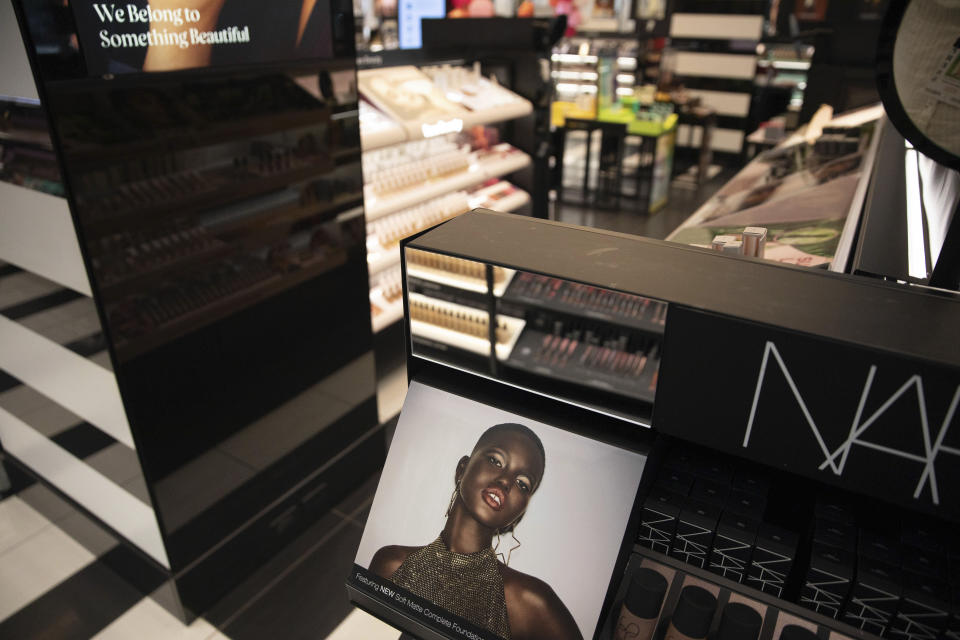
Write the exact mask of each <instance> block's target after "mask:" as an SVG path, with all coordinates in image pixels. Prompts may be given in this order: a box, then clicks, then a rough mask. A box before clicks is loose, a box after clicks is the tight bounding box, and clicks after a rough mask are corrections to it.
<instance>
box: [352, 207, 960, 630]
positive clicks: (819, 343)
mask: <svg viewBox="0 0 960 640" xmlns="http://www.w3.org/2000/svg"><path fill="white" fill-rule="evenodd" d="M403 250H404V263H403V264H404V282H405V288H406V289H405V304H406V308H405V312H406V313H405V316H406V322H407V327H408V333H407V335H408V336H409V341H408V371H409V375H410V379H411V380H418V379H422V378H426V379H430V380H433V381H434V384H437V385H439V386H440V387H444V386H445V385H450V388H455V389H457V390H458V393H462V394H464V395H465V396H466V397H474V396H473V393H474V391H473V389H474V388H475V389H476V390H477V391H476V393H477V394H479V395H477V396H476V397H483V398H486V399H487V400H486V401H490V399H491V397H492V398H494V399H496V398H499V397H501V394H503V395H502V397H503V398H511V399H512V402H519V403H522V404H528V405H529V406H531V407H537V409H538V410H539V411H546V412H548V413H547V414H543V413H541V414H539V415H549V414H550V412H552V414H553V415H563V414H564V413H567V412H570V414H571V415H573V416H583V418H582V419H581V420H582V425H581V427H580V428H581V429H583V430H584V432H585V433H586V434H588V435H590V436H591V437H595V438H599V439H606V440H610V439H615V440H619V441H621V442H623V443H626V446H629V443H631V442H633V443H635V444H636V443H645V444H646V445H647V446H649V447H650V449H649V450H650V456H649V461H648V463H647V465H646V467H645V471H644V477H643V480H642V482H641V487H640V491H639V492H638V494H637V497H636V500H635V502H634V504H633V505H632V506H631V509H632V514H633V515H632V517H631V520H630V525H629V527H630V528H629V529H628V531H627V535H626V536H625V538H624V540H623V543H622V546H621V548H620V549H618V557H620V558H622V557H623V556H624V554H631V553H632V557H631V559H630V561H629V567H628V568H627V569H626V570H625V572H622V573H615V574H614V575H613V576H612V582H611V585H610V590H608V593H607V594H606V598H605V599H604V608H603V611H602V615H601V618H600V619H601V621H602V625H601V626H600V627H598V628H597V630H596V632H595V635H594V636H593V637H596V638H602V637H610V636H609V635H608V634H610V633H611V632H612V629H613V628H614V627H615V626H616V617H617V615H618V611H619V599H620V598H622V597H623V594H624V593H625V589H626V585H627V583H628V582H629V580H627V579H626V577H629V575H630V574H631V573H632V572H633V571H634V570H635V569H636V568H637V567H638V566H640V565H641V564H643V565H644V566H651V563H653V564H655V565H656V567H657V570H658V571H661V572H663V571H666V572H667V573H671V572H673V573H671V576H674V575H679V576H681V578H682V579H681V578H677V580H678V581H677V582H674V581H672V580H671V578H668V582H669V583H671V584H673V585H674V587H672V588H671V591H670V593H671V594H673V595H671V596H670V597H668V598H666V605H664V609H663V616H662V618H661V624H660V630H659V632H658V633H659V634H661V635H655V636H654V637H662V634H663V633H664V631H665V627H666V623H667V621H668V618H669V615H668V614H669V611H670V610H672V607H673V606H674V605H673V604H671V603H675V602H676V598H677V597H678V593H679V590H680V589H681V588H682V586H683V585H684V584H688V583H689V584H698V585H705V587H708V590H712V592H714V595H715V596H718V597H719V598H720V600H719V605H718V609H717V610H716V616H715V617H714V619H713V623H712V627H711V628H712V629H713V630H714V631H715V630H716V625H717V624H718V623H719V619H720V608H722V607H723V606H725V604H726V603H727V602H733V601H735V600H736V601H749V604H750V606H752V607H754V608H755V609H758V611H759V612H760V613H761V615H762V616H763V620H764V623H763V631H762V633H761V634H760V637H761V638H764V639H773V638H777V637H779V633H780V632H781V631H782V628H783V627H784V626H786V625H789V624H799V625H800V626H805V627H807V628H808V629H810V630H812V631H814V632H816V633H818V634H820V636H821V637H831V638H869V637H875V636H885V635H887V634H888V633H890V634H893V635H900V636H904V637H908V638H922V637H937V634H940V633H948V629H950V628H951V627H950V626H949V625H951V624H953V622H952V621H953V619H954V618H953V617H951V616H954V617H955V616H956V612H954V613H951V610H950V606H951V605H950V604H949V600H948V599H949V597H950V587H949V586H947V584H948V581H949V576H948V575H946V574H943V575H940V574H937V575H934V574H933V572H932V571H931V569H929V568H926V567H930V568H932V567H939V568H941V569H945V568H946V567H948V566H952V563H953V562H954V560H950V559H949V558H950V557H951V556H956V555H957V550H956V548H955V541H956V532H957V520H958V513H957V511H956V505H957V500H956V493H957V491H958V490H960V484H958V478H957V477H956V475H955V470H956V465H955V464H952V462H953V460H952V457H953V456H955V455H957V453H958V451H960V449H958V448H957V446H956V442H955V438H956V436H955V435H954V431H955V430H954V429H953V428H952V427H953V426H954V425H953V423H954V420H955V416H956V409H957V405H958V402H960V350H958V344H957V342H956V340H954V339H953V333H954V330H953V328H954V327H956V326H960V325H958V320H960V300H958V299H957V298H956V297H955V296H949V295H940V294H937V293H931V292H929V291H925V290H918V289H915V288H912V287H909V286H905V285H900V284H892V283H886V282H879V281H876V280H873V279H869V278H864V277H859V276H851V275H841V274H833V273H828V272H822V271H815V270H808V269H802V268H797V267H791V266H785V265H777V264H770V263H765V262H762V261H760V260H754V259H745V258H740V257H731V256H724V255H722V254H718V253H716V252H711V251H708V250H702V249H698V248H695V247H687V246H681V245H675V244H671V243H667V242H660V241H654V240H649V239H644V238H636V237H632V236H626V235H623V234H617V233H612V232H606V231H598V230H593V229H590V230H588V229H582V228H577V227H573V226H570V225H564V224H559V223H551V222H546V221H539V220H530V219H517V218H515V217H512V216H508V215H503V214H497V213H494V212H490V211H480V210H477V211H474V212H471V213H469V214H465V215H463V216H461V217H459V218H457V219H454V220H452V221H449V222H446V223H444V224H442V225H439V226H437V227H435V228H433V229H431V230H428V231H426V232H424V233H422V234H420V235H418V236H416V237H413V238H411V239H409V240H408V241H406V242H405V243H404V247H403ZM444 271H445V272H446V273H445V274H442V273H439V272H444ZM424 276H426V277H424ZM522 276H527V277H526V278H525V279H523V280H522V279H521V277H522ZM467 282H472V283H473V284H472V286H473V291H472V292H468V291H466V289H467V287H465V286H463V285H464V284H465V283H467ZM457 284H460V286H457ZM541 284H542V285H543V286H544V287H545V288H546V289H547V290H549V291H553V290H556V292H557V293H556V294H554V295H553V296H551V297H550V298H549V299H548V300H544V299H543V297H542V296H541V295H539V294H538V290H537V289H536V287H537V286H540V285H541ZM518 285H519V288H515V287H518ZM530 287H533V288H532V289H531V288H530ZM579 287H592V288H593V290H595V291H598V292H601V293H602V295H609V296H613V297H614V299H618V298H617V296H625V297H626V299H627V300H631V301H637V300H639V301H643V300H650V301H651V303H650V304H658V305H659V304H662V305H664V311H663V316H664V320H663V326H662V329H661V330H660V331H656V330H654V331H650V332H649V335H650V339H652V340H656V344H657V351H658V354H659V355H660V358H659V362H658V368H657V369H656V377H657V383H656V394H655V398H653V402H652V403H651V402H650V400H649V399H645V398H640V397H636V396H634V397H629V396H628V395H626V394H622V393H621V394H618V393H611V392H610V389H599V388H598V386H597V384H596V380H595V376H594V374H592V373H586V372H580V374H579V376H571V377H570V378H569V379H567V380H562V381H559V382H566V384H559V382H558V380H557V378H558V375H557V371H556V366H555V365H554V363H553V357H552V356H551V357H550V358H549V362H548V363H547V365H546V366H543V365H542V364H541V366H539V367H536V368H534V367H531V368H530V369H529V370H528V371H526V373H527V374H528V375H527V376H525V377H519V376H517V375H515V373H514V372H513V371H512V370H511V367H510V366H509V363H510V360H511V358H513V357H514V354H515V353H520V354H521V355H522V354H523V353H524V349H525V346H526V345H527V344H528V341H529V342H531V343H532V344H533V346H534V347H535V346H536V345H537V344H545V343H544V340H545V338H544V332H540V331H538V314H540V313H542V312H543V311H544V310H546V311H549V312H550V313H551V314H553V315H554V316H557V317H560V316H563V317H565V318H570V319H575V320H568V322H569V321H573V322H578V323H581V324H579V325H576V326H577V327H583V326H585V325H584V324H583V323H589V322H592V321H595V320H601V321H603V322H607V323H611V324H613V325H616V326H618V327H620V328H623V329H629V330H632V331H648V330H649V329H651V327H650V326H649V325H647V324H644V323H638V322H635V321H633V320H628V321H625V320H624V318H623V317H622V314H620V313H619V309H620V307H619V306H617V305H614V306H613V308H612V310H611V309H610V308H605V309H604V310H603V311H602V312H601V313H600V316H601V317H597V318H595V317H594V313H591V311H594V312H596V310H595V309H593V310H591V309H589V308H587V307H586V306H584V305H569V304H568V300H569V295H568V296H567V298H566V299H565V297H564V293H563V292H565V291H575V290H577V289H578V288H579ZM540 291H541V292H542V290H540ZM425 299H426V300H425ZM425 304H434V305H435V306H436V309H435V310H434V311H431V313H432V314H433V315H430V314H428V315H426V316H424V315H423V314H422V313H421V311H422V309H423V307H424V305H425ZM444 305H456V306H451V307H447V308H446V311H447V312H449V313H445V312H443V309H444ZM627 308H629V307H627ZM438 310H439V311H438ZM511 313H512V315H511ZM551 320H552V321H553V322H556V321H555V320H553V319H551ZM513 321H517V322H513ZM424 324H434V325H436V326H435V327H434V328H432V329H429V328H428V329H426V330H425V328H424V326H423V325H424ZM545 326H547V327H548V331H547V332H546V333H548V334H549V333H553V335H554V337H555V338H559V339H560V340H561V341H562V340H564V339H566V340H567V345H566V349H570V348H571V347H570V344H571V343H572V342H573V341H575V340H577V341H579V340H580V339H582V338H583V337H584V335H585V333H581V334H580V337H579V338H578V337H576V336H574V335H572V334H570V333H568V332H567V330H566V328H567V326H568V325H566V324H563V323H561V324H560V325H553V324H550V323H546V325H545ZM437 328H439V329H445V330H444V331H438V330H436V329H437ZM550 328H552V331H551V329H550ZM653 328H654V329H655V328H656V327H653ZM661 331H662V335H661ZM458 333H462V334H472V335H473V336H474V337H475V338H476V340H475V341H474V343H473V344H474V345H475V347H476V348H475V349H474V350H473V351H471V350H470V349H469V348H467V349H464V348H463V347H464V346H465V345H466V344H468V343H467V342H465V341H460V340H459V339H458V337H457V334H458ZM504 337H505V338H507V339H503V338H504ZM547 337H548V338H549V337H550V336H549V335H548V336H547ZM538 340H539V341H540V342H539V343H538ZM481 346H482V348H481ZM578 347H579V345H578ZM518 350H519V351H518ZM541 359H542V358H541ZM561 359H562V356H561ZM620 374H621V375H620V377H621V382H624V379H625V377H626V376H624V375H623V373H622V372H620ZM577 378H579V379H577ZM491 394H493V395H492V396H491ZM511 406H513V405H511ZM591 414H592V416H593V417H590V416H591ZM644 415H646V417H645V418H644V417H643V416H644ZM851 420H852V422H851ZM584 425H589V426H584ZM651 438H652V440H651ZM891 438H892V439H891ZM898 439H899V440H898ZM910 446H914V447H918V449H917V450H913V449H910V448H909V447H910ZM634 540H636V541H637V546H636V547H633V546H632V545H633V541H634ZM901 550H902V554H901ZM884 551H886V553H885V554H884ZM668 556H669V557H668ZM876 556H881V557H882V559H881V560H876V559H875V558H876ZM878 563H879V564H878ZM620 566H621V565H619V564H618V567H620ZM618 571H619V569H618ZM941 573H942V571H941ZM683 576H686V577H683ZM691 581H692V582H691ZM952 584H954V587H953V589H954V590H956V588H957V585H956V582H953V583H952ZM617 585H619V586H617ZM347 586H348V592H349V593H350V595H351V597H352V598H353V599H354V601H355V602H356V603H358V604H359V605H360V606H361V607H364V608H366V609H368V610H370V611H371V612H372V613H374V614H375V615H378V616H381V617H383V618H384V619H386V620H388V621H390V622H391V623H392V624H395V625H397V626H399V627H400V628H402V629H405V630H407V631H410V632H412V633H416V634H423V637H457V636H454V635H450V634H444V633H437V631H436V630H425V629H424V628H422V627H418V626H417V625H416V624H413V625H411V624H410V620H409V619H408V618H406V617H404V616H403V615H399V616H398V615H397V611H396V610H393V609H391V608H390V607H389V606H384V605H383V603H382V602H380V603H378V602H376V601H374V600H371V599H370V598H369V597H367V596H365V595H364V593H363V591H364V590H363V589H362V588H359V587H358V586H357V585H356V583H355V581H354V580H353V578H351V580H348V585H347ZM894 586H895V588H896V589H895V590H896V593H895V594H891V591H894V589H893V587H894ZM878 594H880V595H878ZM875 598H880V599H881V600H883V602H880V601H878V603H877V607H876V608H875V607H873V602H874V599H875ZM887 601H889V602H888V604H889V605H890V606H887V604H884V603H885V602H887ZM881 605H882V606H881ZM761 609H762V611H760V610H761ZM874 609H876V610H874ZM881 610H882V611H881ZM884 611H885V612H886V613H883V612H884ZM881 613H883V615H881ZM875 614H876V615H875ZM927 618H929V620H927ZM925 634H926V635H925ZM944 637H951V636H949V635H948V636H944Z"/></svg>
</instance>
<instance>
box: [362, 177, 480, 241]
mask: <svg viewBox="0 0 960 640" xmlns="http://www.w3.org/2000/svg"><path fill="white" fill-rule="evenodd" d="M469 208H470V203H469V201H468V198H467V194H466V192H463V191H455V192H453V193H449V194H447V195H445V196H441V197H440V198H435V199H433V200H429V201H427V202H424V203H423V204H421V205H419V206H416V207H413V208H410V209H404V210H403V211H398V212H397V213H394V214H391V215H389V216H384V217H383V218H379V219H377V220H374V221H371V222H369V223H368V224H367V235H368V236H370V237H371V238H372V239H373V240H374V243H373V245H374V246H372V247H371V246H369V245H370V244H371V243H369V242H368V249H367V251H368V253H371V252H376V251H377V250H386V249H390V248H392V247H394V246H396V245H397V244H398V243H399V242H400V240H402V239H403V238H406V237H407V236H410V235H413V234H414V233H417V232H418V231H421V230H423V229H426V228H427V227H432V226H433V225H435V224H439V223H441V222H443V221H444V220H449V219H450V218H452V217H454V216H457V215H460V214H461V213H464V212H466V211H469Z"/></svg>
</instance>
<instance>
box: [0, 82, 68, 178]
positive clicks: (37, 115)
mask: <svg viewBox="0 0 960 640" xmlns="http://www.w3.org/2000/svg"><path fill="white" fill-rule="evenodd" d="M0 181H3V182H9V183H11V184H15V185H18V186H21V187H26V188H28V189H34V190H36V191H42V192H44V193H49V194H51V195H55V196H63V195H64V191H63V179H62V177H61V175H60V165H59V164H58V163H57V158H56V155H55V154H54V152H53V144H52V142H51V141H50V132H49V131H48V129H47V121H46V118H45V117H44V115H43V112H42V111H41V110H40V108H39V107H35V106H31V105H26V104H19V103H13V102H7V101H4V100H0Z"/></svg>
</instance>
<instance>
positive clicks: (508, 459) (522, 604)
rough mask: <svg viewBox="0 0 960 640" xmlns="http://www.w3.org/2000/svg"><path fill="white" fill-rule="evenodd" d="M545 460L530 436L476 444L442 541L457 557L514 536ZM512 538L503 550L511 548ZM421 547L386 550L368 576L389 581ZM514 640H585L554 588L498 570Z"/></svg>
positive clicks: (459, 477)
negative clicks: (497, 537) (508, 533)
mask: <svg viewBox="0 0 960 640" xmlns="http://www.w3.org/2000/svg"><path fill="white" fill-rule="evenodd" d="M543 467H544V461H543V456H542V454H541V453H540V450H539V449H538V448H537V446H536V445H535V444H534V443H533V442H532V441H531V440H530V438H528V437H527V436H526V435H524V434H522V433H519V432H516V431H500V432H496V433H493V434H490V435H489V436H487V437H485V438H481V439H480V441H479V442H477V446H476V447H475V448H474V450H473V453H472V454H471V455H470V456H464V457H463V458H461V459H460V461H459V463H458V464H457V470H456V474H455V478H454V480H455V481H456V483H457V486H459V488H460V490H459V492H458V493H457V496H456V499H455V500H454V502H453V505H452V507H451V510H450V514H449V516H448V517H447V523H446V525H445V526H444V528H443V532H442V533H441V536H442V538H443V541H444V543H446V545H447V548H448V549H450V551H453V552H455V553H476V552H478V551H482V550H483V549H487V548H490V547H491V546H492V542H493V536H494V535H495V534H496V532H497V531H498V530H499V531H500V532H501V533H503V532H505V531H510V530H511V528H512V527H513V526H514V525H516V523H517V522H518V521H519V520H520V518H521V517H522V516H523V514H524V512H525V511H526V509H527V504H528V503H529V502H530V497H531V496H532V495H533V493H534V491H536V489H537V487H538V486H539V484H540V479H541V477H542V476H543ZM512 542H513V540H512V538H510V537H509V536H508V537H507V538H506V539H505V540H504V543H503V544H504V545H506V544H509V543H512ZM421 548H422V547H402V546H389V547H383V548H382V549H380V550H379V551H377V553H376V554H374V556H373V560H372V561H371V563H370V571H372V572H373V573H375V574H377V575H379V576H381V577H383V578H387V579H389V578H390V577H391V576H393V574H394V573H395V572H396V570H397V569H398V568H399V567H400V565H401V564H402V563H403V561H404V560H405V559H406V558H407V556H409V555H410V554H411V553H413V552H415V551H417V550H418V549H421ZM498 566H499V568H500V574H501V575H502V576H503V594H504V599H505V601H506V605H507V619H508V620H509V623H510V635H511V637H512V638H513V640H540V639H543V640H567V639H570V640H582V638H583V636H581V635H580V630H579V629H578V627H577V624H576V622H575V621H574V619H573V616H572V615H570V612H569V611H568V610H567V608H566V607H565V606H564V604H563V602H561V601H560V598H559V597H557V594H556V593H554V591H553V589H551V588H550V586H549V585H548V584H547V583H545V582H543V581H542V580H539V579H537V578H534V577H533V576H528V575H526V574H525V573H521V572H519V571H517V570H515V569H511V568H510V567H508V566H506V565H505V564H503V563H502V562H501V563H499V564H498Z"/></svg>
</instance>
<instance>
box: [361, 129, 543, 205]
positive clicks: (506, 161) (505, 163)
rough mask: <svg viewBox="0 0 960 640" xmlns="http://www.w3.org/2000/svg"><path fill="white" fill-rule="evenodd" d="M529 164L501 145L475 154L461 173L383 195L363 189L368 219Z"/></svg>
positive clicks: (509, 148) (527, 160)
mask: <svg viewBox="0 0 960 640" xmlns="http://www.w3.org/2000/svg"><path fill="white" fill-rule="evenodd" d="M529 164H530V156H528V155H527V154H525V153H523V152H522V151H520V150H518V149H516V148H514V147H512V146H511V145H509V144H499V145H497V146H496V147H494V149H493V151H492V152H491V153H488V154H476V153H475V154H474V158H473V160H472V162H471V163H470V168H469V169H468V170H467V171H461V172H459V173H455V174H452V175H449V176H445V177H443V178H440V179H437V180H428V181H427V182H425V183H423V184H420V185H416V186H414V187H410V188H408V189H401V190H399V191H394V192H392V193H387V194H384V195H381V196H376V195H374V194H373V190H372V189H370V188H369V187H368V186H364V188H363V191H364V203H365V210H366V218H367V220H376V219H377V218H380V217H383V216H386V215H390V214H391V213H395V212H397V211H400V210H401V209H407V208H409V207H412V206H415V205H418V204H420V203H422V202H424V201H425V200H431V199H433V198H437V197H440V196H442V195H444V194H447V193H450V192H451V191H456V190H458V189H466V188H468V187H472V186H474V185H478V184H480V183H482V182H484V181H486V180H489V179H491V178H498V177H500V176H502V175H506V174H508V173H513V172H514V171H518V170H519V169H523V168H524V167H526V166H528V165H529Z"/></svg>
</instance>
